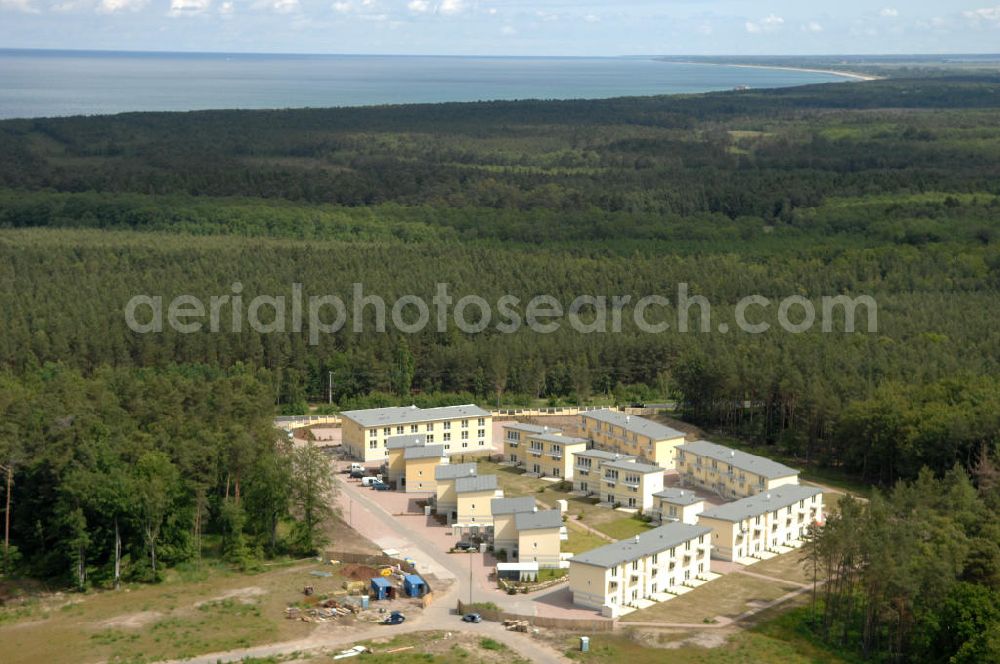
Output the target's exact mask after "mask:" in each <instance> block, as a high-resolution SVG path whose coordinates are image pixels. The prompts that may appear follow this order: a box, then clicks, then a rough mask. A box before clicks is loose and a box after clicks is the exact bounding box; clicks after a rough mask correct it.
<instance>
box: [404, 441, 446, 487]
mask: <svg viewBox="0 0 1000 664" xmlns="http://www.w3.org/2000/svg"><path fill="white" fill-rule="evenodd" d="M403 460H404V462H405V463H406V477H405V478H404V480H405V481H404V482H403V485H404V487H405V489H406V493H418V492H422V491H429V492H431V493H435V492H436V491H437V479H435V478H436V472H437V469H438V467H439V466H441V465H448V457H447V456H446V455H445V453H444V445H415V446H413V447H407V448H406V449H405V450H403Z"/></svg>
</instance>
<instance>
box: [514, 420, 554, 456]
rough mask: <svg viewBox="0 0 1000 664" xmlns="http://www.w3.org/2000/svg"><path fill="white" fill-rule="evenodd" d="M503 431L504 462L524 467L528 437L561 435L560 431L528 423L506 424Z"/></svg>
mask: <svg viewBox="0 0 1000 664" xmlns="http://www.w3.org/2000/svg"><path fill="white" fill-rule="evenodd" d="M502 429H503V434H502V435H503V458H504V461H510V462H512V463H515V464H518V465H523V464H524V457H525V455H526V452H524V448H525V447H526V446H527V445H526V443H527V440H526V437H527V436H528V435H530V434H539V433H561V431H560V430H559V429H554V428H551V427H546V426H540V425H537V424H528V423H527V422H504V423H503V425H502Z"/></svg>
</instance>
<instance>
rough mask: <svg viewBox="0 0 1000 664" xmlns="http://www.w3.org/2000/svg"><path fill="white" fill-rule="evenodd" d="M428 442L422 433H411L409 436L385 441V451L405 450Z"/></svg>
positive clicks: (394, 437)
mask: <svg viewBox="0 0 1000 664" xmlns="http://www.w3.org/2000/svg"><path fill="white" fill-rule="evenodd" d="M426 442H427V436H425V435H424V434H422V433H411V434H409V435H408V436H393V437H392V438H386V439H385V449H387V450H403V449H406V448H407V447H417V446H419V445H423V444H424V443H426Z"/></svg>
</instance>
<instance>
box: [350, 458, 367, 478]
mask: <svg viewBox="0 0 1000 664" xmlns="http://www.w3.org/2000/svg"><path fill="white" fill-rule="evenodd" d="M354 471H358V472H359V473H361V474H362V475H364V473H365V464H363V463H358V462H357V461H352V462H351V472H352V473H353V472H354Z"/></svg>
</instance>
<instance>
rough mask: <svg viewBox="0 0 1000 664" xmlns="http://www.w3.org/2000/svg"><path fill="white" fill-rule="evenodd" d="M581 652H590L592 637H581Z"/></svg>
mask: <svg viewBox="0 0 1000 664" xmlns="http://www.w3.org/2000/svg"><path fill="white" fill-rule="evenodd" d="M580 652H590V637H589V636H581V637H580Z"/></svg>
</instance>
